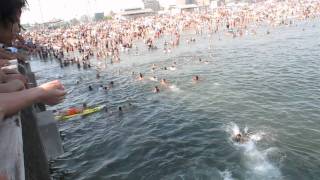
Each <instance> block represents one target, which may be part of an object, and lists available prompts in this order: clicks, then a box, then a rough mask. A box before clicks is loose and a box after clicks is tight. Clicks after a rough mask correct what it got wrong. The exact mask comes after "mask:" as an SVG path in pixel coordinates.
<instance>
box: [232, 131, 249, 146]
mask: <svg viewBox="0 0 320 180" xmlns="http://www.w3.org/2000/svg"><path fill="white" fill-rule="evenodd" d="M232 139H233V141H235V142H237V143H241V144H243V143H246V142H248V141H249V135H248V134H244V135H242V134H241V133H238V134H237V135H235V136H234V137H233V138H232Z"/></svg>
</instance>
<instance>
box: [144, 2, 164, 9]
mask: <svg viewBox="0 0 320 180" xmlns="http://www.w3.org/2000/svg"><path fill="white" fill-rule="evenodd" d="M143 4H144V8H145V9H152V10H153V11H159V10H160V3H159V1H158V0H143Z"/></svg>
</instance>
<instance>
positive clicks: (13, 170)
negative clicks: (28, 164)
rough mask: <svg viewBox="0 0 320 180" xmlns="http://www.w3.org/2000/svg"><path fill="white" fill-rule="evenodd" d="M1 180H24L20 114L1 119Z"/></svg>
mask: <svg viewBox="0 0 320 180" xmlns="http://www.w3.org/2000/svg"><path fill="white" fill-rule="evenodd" d="M0 138H1V140H0V162H1V164H0V180H15V179H17V180H24V179H25V169H24V154H23V141H22V127H21V119H20V116H18V115H16V116H13V117H11V118H7V119H4V120H1V121H0Z"/></svg>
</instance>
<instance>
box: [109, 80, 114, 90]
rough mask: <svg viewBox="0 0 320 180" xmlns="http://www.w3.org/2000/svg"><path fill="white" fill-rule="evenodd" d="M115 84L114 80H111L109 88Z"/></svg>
mask: <svg viewBox="0 0 320 180" xmlns="http://www.w3.org/2000/svg"><path fill="white" fill-rule="evenodd" d="M113 85H114V82H113V81H111V82H110V83H109V89H111V88H113Z"/></svg>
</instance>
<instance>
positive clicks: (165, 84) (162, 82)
mask: <svg viewBox="0 0 320 180" xmlns="http://www.w3.org/2000/svg"><path fill="white" fill-rule="evenodd" d="M176 66H177V63H176V62H173V65H172V66H170V67H169V69H170V70H171V71H175V70H176V69H177V67H176ZM157 68H158V67H157V65H156V64H152V67H151V71H152V72H153V73H155V71H156V70H157ZM159 69H161V70H168V68H167V67H166V66H164V67H162V68H159ZM134 74H135V72H132V75H134ZM144 79H145V77H144V75H143V74H142V73H139V75H138V77H137V80H138V81H143V80H144ZM148 80H150V81H153V82H159V85H156V86H154V88H153V90H152V92H154V93H160V86H162V87H164V88H168V87H170V85H171V84H170V82H168V80H167V79H165V78H162V79H161V80H160V81H159V79H158V78H157V77H156V76H150V77H149V78H148ZM198 81H200V78H199V76H198V75H194V76H193V77H192V82H193V83H196V82H198Z"/></svg>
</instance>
